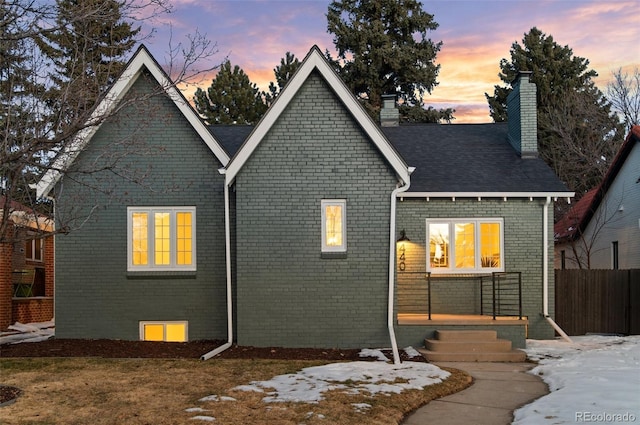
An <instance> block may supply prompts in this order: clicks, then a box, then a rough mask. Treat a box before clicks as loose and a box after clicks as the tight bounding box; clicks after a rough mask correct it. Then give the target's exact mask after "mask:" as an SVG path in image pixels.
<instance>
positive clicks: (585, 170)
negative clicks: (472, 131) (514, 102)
mask: <svg viewBox="0 0 640 425" xmlns="http://www.w3.org/2000/svg"><path fill="white" fill-rule="evenodd" d="M510 53H511V60H507V59H504V58H503V59H502V60H500V71H501V72H500V74H499V76H500V79H501V80H502V81H503V82H504V83H505V84H506V85H505V86H495V87H494V95H493V96H490V95H489V94H487V93H485V97H486V98H487V101H488V103H489V109H490V113H491V117H492V118H493V120H494V121H495V122H501V121H506V120H507V114H506V103H507V96H508V95H509V93H511V90H512V88H511V86H510V83H511V82H512V81H513V80H514V79H515V78H516V76H517V75H518V72H520V71H532V72H533V74H532V81H533V82H534V83H535V84H536V86H537V110H538V152H539V154H540V157H541V158H542V159H544V160H545V161H546V162H547V164H549V166H550V167H551V168H553V169H554V171H555V172H556V174H558V176H560V178H561V179H562V180H563V181H564V182H565V183H566V184H567V186H568V187H569V188H570V189H571V190H574V191H575V192H576V198H577V199H579V198H580V197H581V196H582V195H583V194H584V193H586V191H588V190H589V189H591V188H593V187H594V186H595V185H597V184H598V183H599V182H600V181H601V179H602V177H603V176H604V173H605V172H606V170H607V168H608V165H609V164H610V162H611V160H612V159H613V157H614V156H615V153H616V152H617V150H618V148H619V146H620V143H621V142H622V136H623V135H622V132H621V131H620V130H621V127H620V125H619V121H618V119H617V118H616V117H615V116H614V115H613V114H612V113H611V105H610V104H609V103H608V102H607V101H606V99H605V97H604V95H603V94H602V92H600V90H598V88H597V87H596V86H595V84H594V82H593V80H592V78H594V77H596V76H597V75H598V74H597V73H596V71H594V70H592V69H588V66H589V61H588V60H587V59H585V58H581V57H578V56H574V55H573V51H572V49H570V48H569V47H568V46H560V45H558V44H557V43H556V42H555V41H554V40H553V37H552V36H550V35H549V36H547V35H545V34H544V33H543V32H542V31H540V30H539V29H538V28H535V27H534V28H532V29H531V30H530V31H529V33H527V34H525V35H524V38H523V39H522V45H520V44H519V43H517V42H514V43H513V44H512V45H511V50H510Z"/></svg>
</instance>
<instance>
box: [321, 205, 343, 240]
mask: <svg viewBox="0 0 640 425" xmlns="http://www.w3.org/2000/svg"><path fill="white" fill-rule="evenodd" d="M325 220H326V223H325V224H326V227H325V228H326V235H325V237H326V240H327V246H334V247H335V246H342V237H343V233H342V206H341V205H327V206H326V207H325Z"/></svg>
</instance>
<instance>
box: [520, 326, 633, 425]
mask: <svg viewBox="0 0 640 425" xmlns="http://www.w3.org/2000/svg"><path fill="white" fill-rule="evenodd" d="M571 339H572V340H573V344H570V343H569V342H566V341H564V340H553V341H537V340H529V341H527V347H528V348H527V349H526V352H527V355H528V357H529V358H530V359H531V360H536V361H538V362H539V365H538V366H537V367H535V368H534V369H532V370H531V372H530V373H533V374H536V375H539V376H540V377H541V378H542V379H543V380H544V381H545V382H546V383H547V385H549V390H550V391H551V392H550V394H548V395H546V396H544V397H541V398H539V399H538V400H536V401H534V402H533V403H531V404H528V405H526V406H524V407H522V408H520V409H518V410H517V411H516V412H515V414H514V422H513V423H514V424H516V425H540V424H554V425H555V424H576V423H607V424H611V423H616V424H618V423H620V424H622V423H640V336H629V337H618V336H601V335H590V336H577V337H571Z"/></svg>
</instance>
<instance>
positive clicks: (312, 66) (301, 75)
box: [226, 46, 410, 184]
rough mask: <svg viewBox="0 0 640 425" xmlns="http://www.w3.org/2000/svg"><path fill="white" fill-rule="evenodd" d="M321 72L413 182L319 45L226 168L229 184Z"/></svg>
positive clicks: (391, 161)
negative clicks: (285, 111) (305, 85)
mask: <svg viewBox="0 0 640 425" xmlns="http://www.w3.org/2000/svg"><path fill="white" fill-rule="evenodd" d="M314 71H316V72H318V73H319V75H320V76H321V77H322V78H323V79H324V80H325V81H326V82H327V84H328V85H329V87H331V89H332V90H333V91H334V93H335V94H336V96H337V97H338V99H339V100H340V101H341V103H342V104H343V105H344V107H345V108H346V109H347V110H348V111H349V112H350V113H351V115H352V117H353V119H354V120H355V121H356V122H357V123H358V124H359V125H360V126H361V128H362V130H363V131H364V132H365V134H366V135H367V136H368V137H369V138H370V140H371V141H372V143H373V144H374V145H375V146H376V148H377V149H378V150H379V151H380V152H381V154H382V155H383V156H384V158H385V159H386V160H387V161H388V162H389V164H390V166H391V167H392V169H393V170H394V171H395V173H396V174H397V176H398V178H399V179H400V180H402V181H403V182H404V183H408V182H409V174H410V172H409V167H407V165H406V163H405V162H404V160H403V159H402V157H401V156H400V155H399V154H398V152H397V151H396V150H395V149H394V148H393V146H392V145H391V144H390V143H389V141H388V140H387V139H386V137H385V136H384V134H383V133H382V131H381V130H380V128H379V127H378V125H377V124H376V123H375V122H374V121H373V120H372V119H371V118H370V117H369V115H368V114H367V112H366V111H365V110H364V108H363V107H362V106H361V105H360V103H359V102H358V100H357V99H356V98H355V97H354V96H353V94H352V93H351V92H350V91H349V89H348V88H347V87H346V85H345V84H344V83H343V82H342V80H341V79H340V77H338V75H337V74H336V73H335V71H334V70H333V69H332V68H331V66H330V65H329V63H328V62H327V60H326V59H325V57H324V56H323V54H322V52H321V51H320V49H319V48H318V47H317V46H313V47H312V48H311V50H310V51H309V53H308V54H307V56H306V57H305V59H304V60H303V61H302V64H301V65H300V68H298V70H297V71H296V73H295V74H294V75H293V77H292V78H291V80H290V81H289V83H287V85H286V87H285V88H284V89H283V90H282V92H281V93H280V95H279V96H278V97H277V99H276V101H275V102H274V104H273V105H272V106H271V107H270V108H269V110H268V111H267V113H266V114H265V116H264V117H263V118H262V119H261V120H260V122H259V123H258V125H257V126H256V127H255V128H254V129H253V131H252V132H251V134H250V135H249V137H248V138H247V140H246V141H245V142H244V144H243V145H242V146H241V147H240V149H239V150H238V151H237V152H236V154H235V156H234V157H233V158H232V160H231V162H230V163H229V165H228V166H227V169H226V180H227V184H231V183H232V182H233V181H234V180H235V178H236V176H237V174H238V172H239V171H240V169H241V168H242V167H243V165H244V164H245V163H246V162H247V160H248V159H249V157H251V155H252V154H253V152H254V151H255V150H256V148H257V147H258V145H259V144H260V143H261V141H262V139H263V138H264V136H265V135H266V134H267V132H268V131H269V130H270V129H271V127H272V126H273V125H274V124H275V122H276V121H277V120H278V118H279V117H280V115H281V114H282V113H283V111H284V110H285V109H286V108H287V106H288V105H289V103H290V102H291V101H292V99H293V98H294V97H295V96H296V94H297V93H298V91H299V90H300V88H301V87H302V85H303V84H304V83H305V81H306V80H307V79H308V78H309V76H310V75H311V73H312V72H314Z"/></svg>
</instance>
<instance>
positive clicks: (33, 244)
mask: <svg viewBox="0 0 640 425" xmlns="http://www.w3.org/2000/svg"><path fill="white" fill-rule="evenodd" d="M36 241H40V249H36ZM27 243H28V244H31V257H27V252H26V249H25V255H24V258H25V260H27V261H33V262H38V263H43V262H44V239H37V238H35V237H34V238H33V239H28V240H27ZM25 248H26V247H25ZM36 252H37V253H38V254H39V256H40V258H36V257H37V255H36Z"/></svg>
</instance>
